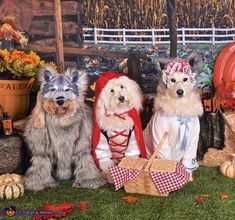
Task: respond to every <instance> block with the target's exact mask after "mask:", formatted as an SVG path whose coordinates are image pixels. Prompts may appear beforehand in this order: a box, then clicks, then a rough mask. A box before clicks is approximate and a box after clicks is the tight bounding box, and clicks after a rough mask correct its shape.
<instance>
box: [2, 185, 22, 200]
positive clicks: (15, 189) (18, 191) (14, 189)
mask: <svg viewBox="0 0 235 220" xmlns="http://www.w3.org/2000/svg"><path fill="white" fill-rule="evenodd" d="M23 194H24V187H23V185H22V183H2V184H0V199H17V198H19V197H21V196H22V195H23Z"/></svg>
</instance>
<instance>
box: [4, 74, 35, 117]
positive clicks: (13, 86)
mask: <svg viewBox="0 0 235 220" xmlns="http://www.w3.org/2000/svg"><path fill="white" fill-rule="evenodd" d="M33 82H34V78H31V79H30V80H0V104H1V105H2V107H3V108H4V110H5V112H7V113H8V114H9V115H10V116H11V117H12V118H13V120H19V119H22V118H24V117H25V116H26V114H27V112H28V109H29V102H30V92H31V89H32V85H33ZM1 114H2V113H1ZM1 114H0V115H1Z"/></svg>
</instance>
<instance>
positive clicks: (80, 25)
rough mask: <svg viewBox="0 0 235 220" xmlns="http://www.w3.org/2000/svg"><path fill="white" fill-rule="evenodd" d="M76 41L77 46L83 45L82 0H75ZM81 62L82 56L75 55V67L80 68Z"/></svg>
mask: <svg viewBox="0 0 235 220" xmlns="http://www.w3.org/2000/svg"><path fill="white" fill-rule="evenodd" d="M77 3H78V8H77V24H78V30H77V43H78V46H79V48H82V47H83V18H84V9H83V0H77ZM82 63H83V57H82V56H77V67H78V68H79V69H80V68H81V66H82Z"/></svg>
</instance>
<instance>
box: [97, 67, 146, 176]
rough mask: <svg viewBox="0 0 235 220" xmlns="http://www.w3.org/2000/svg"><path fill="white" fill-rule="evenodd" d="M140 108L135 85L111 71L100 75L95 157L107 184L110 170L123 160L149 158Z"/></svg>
mask: <svg viewBox="0 0 235 220" xmlns="http://www.w3.org/2000/svg"><path fill="white" fill-rule="evenodd" d="M141 107H142V96H141V92H140V89H139V87H138V85H137V84H136V82H135V81H133V80H131V79H129V78H128V77H127V76H125V75H122V74H119V73H114V72H111V71H109V72H105V73H103V74H101V76H100V77H99V79H98V80H97V82H96V86H95V102H94V111H93V114H94V127H93V155H94V158H95V161H96V164H97V166H98V167H99V168H100V169H101V170H102V171H103V172H104V173H105V174H106V176H107V178H108V180H110V179H109V172H108V167H109V166H110V165H114V164H118V163H119V162H120V160H121V159H122V158H123V157H124V156H135V157H146V151H145V146H144V141H143V134H142V128H141V121H140V117H139V110H140V109H141Z"/></svg>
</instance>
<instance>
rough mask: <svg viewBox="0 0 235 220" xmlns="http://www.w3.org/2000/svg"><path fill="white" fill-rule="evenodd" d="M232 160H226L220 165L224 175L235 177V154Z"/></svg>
mask: <svg viewBox="0 0 235 220" xmlns="http://www.w3.org/2000/svg"><path fill="white" fill-rule="evenodd" d="M232 156H233V159H232V161H227V162H224V163H223V164H222V165H221V166H220V171H221V173H222V174H223V175H224V176H227V177H229V178H232V179H235V154H232Z"/></svg>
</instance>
